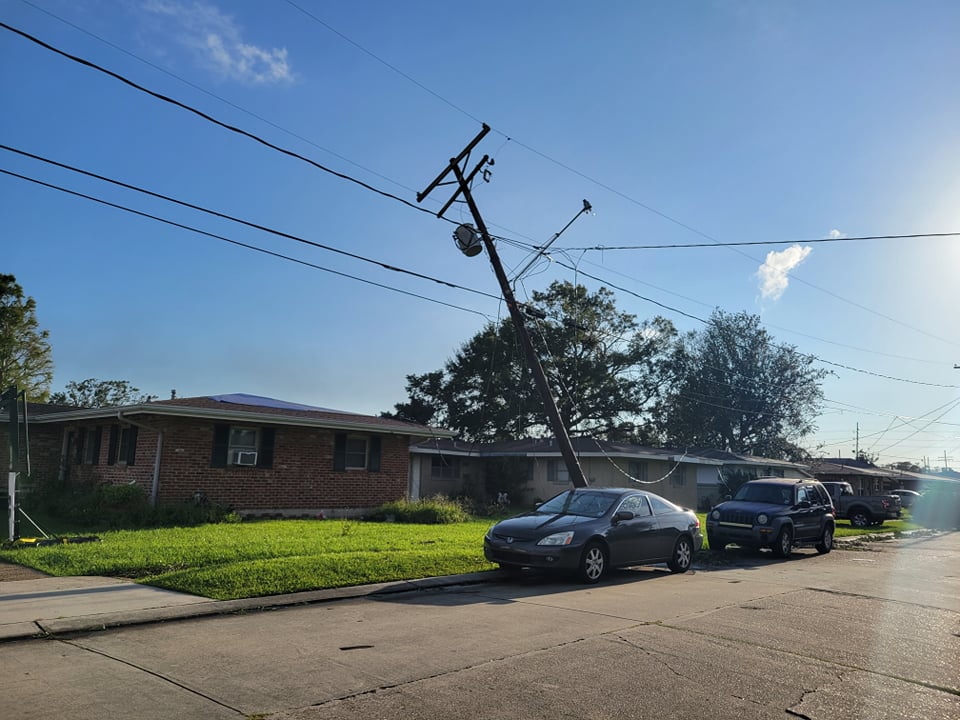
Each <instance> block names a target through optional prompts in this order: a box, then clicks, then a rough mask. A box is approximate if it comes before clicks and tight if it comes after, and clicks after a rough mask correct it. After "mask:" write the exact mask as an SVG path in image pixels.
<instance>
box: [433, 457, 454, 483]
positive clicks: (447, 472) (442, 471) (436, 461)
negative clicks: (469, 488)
mask: <svg viewBox="0 0 960 720" xmlns="http://www.w3.org/2000/svg"><path fill="white" fill-rule="evenodd" d="M430 477H434V478H440V479H442V480H453V479H456V478H459V477H460V458H458V457H444V456H443V455H434V456H433V457H432V458H431V459H430Z"/></svg>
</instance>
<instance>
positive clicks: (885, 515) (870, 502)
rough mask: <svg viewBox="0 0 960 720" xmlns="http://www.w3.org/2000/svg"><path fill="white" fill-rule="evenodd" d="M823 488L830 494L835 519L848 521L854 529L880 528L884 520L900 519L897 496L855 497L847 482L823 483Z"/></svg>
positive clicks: (851, 487)
mask: <svg viewBox="0 0 960 720" xmlns="http://www.w3.org/2000/svg"><path fill="white" fill-rule="evenodd" d="M823 486H824V487H825V488H826V489H827V492H828V493H830V499H831V500H833V507H834V509H835V510H836V516H837V518H839V519H841V520H849V521H850V524H851V525H853V526H854V527H857V528H865V527H869V526H870V525H874V526H880V525H883V522H884V520H896V519H897V518H898V517H900V498H899V497H898V496H897V495H856V494H854V492H853V486H852V485H851V484H850V483H848V482H827V481H824V483H823Z"/></svg>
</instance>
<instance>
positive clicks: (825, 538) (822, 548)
mask: <svg viewBox="0 0 960 720" xmlns="http://www.w3.org/2000/svg"><path fill="white" fill-rule="evenodd" d="M831 550H833V528H832V527H830V526H829V525H827V526H826V527H825V528H824V529H823V535H821V536H820V542H818V543H817V552H818V553H820V554H821V555H826V554H827V553H828V552H830V551H831Z"/></svg>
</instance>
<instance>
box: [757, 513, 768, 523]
mask: <svg viewBox="0 0 960 720" xmlns="http://www.w3.org/2000/svg"><path fill="white" fill-rule="evenodd" d="M768 522H770V518H768V517H767V514H766V513H760V514H759V515H757V524H759V525H766V524H767V523H768Z"/></svg>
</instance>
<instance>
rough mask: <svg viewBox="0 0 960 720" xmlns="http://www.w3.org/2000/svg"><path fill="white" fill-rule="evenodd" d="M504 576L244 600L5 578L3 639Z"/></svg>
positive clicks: (106, 583) (117, 583) (1, 584)
mask: <svg viewBox="0 0 960 720" xmlns="http://www.w3.org/2000/svg"><path fill="white" fill-rule="evenodd" d="M499 577H500V575H499V573H497V572H495V571H492V572H480V573H472V574H467V575H451V576H447V577H437V578H424V579H422V580H405V581H399V582H390V583H377V584H373V585H360V586H355V587H345V588H335V589H330V590H315V591H310V592H300V593H290V594H287V595H272V596H268V597H258V598H246V599H243V600H210V599H208V598H203V597H198V596H196V595H188V594H186V593H179V592H174V591H172V590H164V589H161V588H155V587H150V586H148V585H139V584H137V583H135V582H133V581H130V580H122V579H117V578H107V577H90V576H79V577H41V578H36V579H31V580H14V581H0V641H4V640H21V639H26V638H40V637H46V636H49V635H63V634H68V633H79V632H91V631H97V630H104V629H106V628H109V627H119V626H122V625H142V624H146V623H154V622H163V621H166V620H180V619H184V618H191V617H201V616H205V615H226V614H231V613H237V612H250V611H256V610H268V609H270V608H277V607H286V606H290V605H306V604H311V603H320V602H329V601H332V600H341V599H344V598H354V597H363V596H366V595H374V594H388V593H400V592H408V591H411V590H422V589H427V588H434V587H443V586H448V585H464V584H472V583H478V582H485V581H488V580H493V579H497V578H499Z"/></svg>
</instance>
